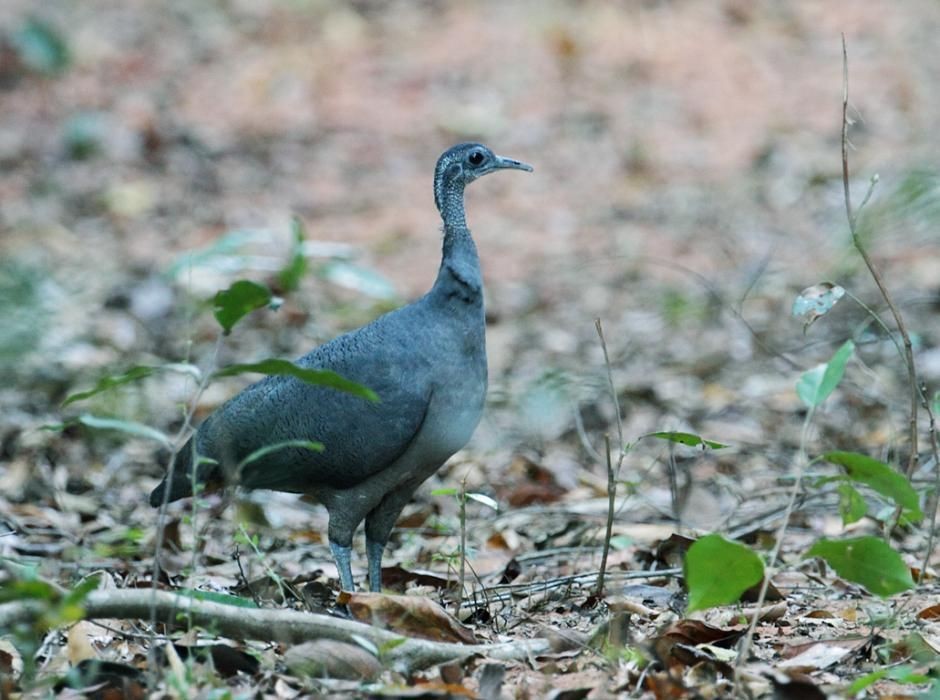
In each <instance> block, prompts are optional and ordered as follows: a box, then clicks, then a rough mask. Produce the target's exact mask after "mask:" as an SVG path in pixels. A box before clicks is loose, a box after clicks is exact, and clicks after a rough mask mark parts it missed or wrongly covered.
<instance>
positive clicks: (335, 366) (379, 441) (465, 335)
mask: <svg viewBox="0 0 940 700" xmlns="http://www.w3.org/2000/svg"><path fill="white" fill-rule="evenodd" d="M483 337H484V336H483V317H482V305H481V306H480V308H479V309H478V310H477V309H472V308H470V309H463V310H461V309H454V308H452V307H451V305H448V304H444V305H442V304H440V303H436V300H434V299H433V298H432V297H431V296H430V295H428V296H426V297H423V298H422V299H420V300H418V301H416V302H414V303H413V304H409V305H408V306H405V307H402V308H400V309H397V310H395V311H392V312H390V313H388V314H385V315H384V316H381V317H380V318H378V319H376V320H375V321H373V322H372V323H370V324H368V325H366V326H363V327H362V328H359V329H356V330H355V331H352V332H350V333H347V334H345V335H341V336H339V337H337V338H335V339H333V340H332V341H330V342H328V343H326V344H324V345H321V346H319V347H317V348H316V349H314V350H313V351H312V352H310V353H308V354H307V355H305V356H304V357H302V358H300V359H299V360H298V361H297V364H298V365H300V366H302V367H306V368H316V369H329V370H332V371H334V372H337V373H338V374H340V375H342V376H344V377H346V378H347V379H351V380H353V381H355V382H358V383H360V384H362V385H364V386H367V387H369V388H370V389H372V390H373V391H374V392H375V393H376V394H377V395H378V397H379V401H378V402H376V403H373V402H369V401H366V400H364V399H362V398H359V397H357V396H353V395H351V394H347V393H345V392H340V391H337V390H334V389H330V388H325V387H319V386H314V385H310V384H306V383H304V382H302V381H300V380H298V379H295V378H293V377H283V376H273V377H267V378H265V379H263V380H261V381H259V382H257V383H255V384H253V385H251V386H249V387H247V388H246V389H245V390H243V391H242V392H241V393H239V394H237V395H236V396H234V397H233V398H232V399H230V400H229V401H228V402H226V403H225V404H223V405H222V406H220V407H219V408H218V409H217V410H216V411H215V412H214V413H213V414H212V415H211V416H209V418H207V419H206V421H205V422H204V423H203V425H202V426H201V427H200V428H199V430H198V432H197V434H196V435H195V436H194V440H195V446H196V450H195V451H196V453H197V454H199V455H200V456H203V457H208V458H210V459H211V460H214V462H215V463H216V464H211V463H206V466H204V467H200V470H199V473H198V476H197V479H196V481H200V482H201V481H206V480H209V479H210V478H211V477H213V476H214V477H221V478H224V479H225V481H227V482H229V483H238V484H240V485H242V486H245V487H247V488H269V489H276V490H282V491H296V492H316V491H317V489H318V488H321V489H322V488H324V487H325V488H330V489H345V488H349V487H351V486H354V485H356V484H358V483H360V482H362V481H364V480H366V479H368V478H369V477H370V476H372V475H374V474H376V473H378V472H380V471H382V470H384V469H386V468H388V467H389V466H390V465H391V464H393V463H394V462H395V461H396V460H397V459H398V457H399V456H401V455H402V454H403V453H404V452H405V451H406V450H408V449H409V448H411V449H412V451H414V449H415V445H414V443H415V441H416V440H419V439H420V440H424V441H425V442H427V444H426V445H418V447H419V448H420V449H419V456H420V452H421V451H422V450H423V451H426V452H427V461H428V462H429V467H428V469H429V472H430V471H433V470H434V469H436V468H437V467H438V466H440V463H441V462H442V461H443V460H444V459H446V458H447V457H448V456H450V454H453V452H455V451H456V450H457V449H459V448H460V447H462V446H463V444H465V443H466V440H467V439H469V436H470V433H472V431H473V428H475V427H476V424H477V422H478V421H479V417H480V413H481V412H482V407H483V399H484V396H485V393H486V359H485V347H484V344H483V343H484V341H483ZM429 419H430V421H429ZM422 428H425V430H423V431H422ZM419 436H421V437H420V438H419ZM292 440H309V441H315V442H319V443H321V444H322V445H323V447H324V449H323V451H322V452H319V453H318V452H313V451H310V450H308V449H305V448H303V447H285V448H283V449H277V450H274V451H272V452H269V453H268V454H266V455H265V456H263V457H261V458H260V459H257V460H253V461H251V462H250V463H249V464H247V465H245V466H244V467H243V468H242V469H240V470H238V469H236V468H237V466H238V465H239V464H241V463H242V462H243V460H245V459H246V458H247V457H248V456H249V455H251V454H252V453H254V452H256V451H257V450H259V449H261V448H264V447H270V446H272V445H277V444H278V443H284V442H287V441H292ZM458 443H459V444H458ZM189 451H190V452H191V451H192V450H191V449H190V450H189ZM186 452H187V448H184V450H183V451H182V452H181V466H182V468H180V469H179V470H178V471H179V476H178V477H177V478H174V488H172V489H171V495H170V499H169V500H175V499H177V498H182V497H184V496H187V495H191V483H192V480H193V479H192V475H191V473H190V472H189V469H188V466H189V462H190V460H189V459H188V456H187V455H186ZM444 453H446V454H444ZM436 460H440V461H437V463H435V464H433V465H432V464H430V463H431V462H434V461H436ZM419 461H420V460H419ZM157 499H159V500H162V494H159V495H158V494H156V493H155V494H154V500H157Z"/></svg>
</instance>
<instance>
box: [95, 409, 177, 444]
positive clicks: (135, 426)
mask: <svg viewBox="0 0 940 700" xmlns="http://www.w3.org/2000/svg"><path fill="white" fill-rule="evenodd" d="M77 420H78V422H79V423H81V424H82V425H84V426H86V427H88V428H94V429H95V430H117V431H118V432H121V433H127V434H128V435H133V436H134V437H139V438H144V439H146V440H153V441H155V442H159V443H160V444H162V445H163V446H164V447H168V448H171V449H172V447H173V441H172V440H171V439H170V438H169V437H168V436H167V435H165V434H164V433H162V432H160V431H159V430H157V429H156V428H151V427H150V426H149V425H144V424H143V423H135V422H134V421H129V420H121V419H120V418H101V417H99V416H92V415H90V414H88V413H85V414H83V415H81V416H79V417H78V419H77Z"/></svg>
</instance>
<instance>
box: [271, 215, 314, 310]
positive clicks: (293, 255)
mask: <svg viewBox="0 0 940 700" xmlns="http://www.w3.org/2000/svg"><path fill="white" fill-rule="evenodd" d="M291 233H292V234H293V237H294V243H293V245H292V246H291V252H290V261H289V262H288V263H287V265H286V266H285V267H284V268H283V269H282V270H281V271H280V272H278V273H277V281H278V283H279V284H280V285H281V289H283V290H284V291H285V292H292V291H294V290H295V289H297V287H299V286H300V280H301V279H303V276H304V275H305V274H307V268H308V265H307V256H306V255H304V238H305V235H304V234H305V233H306V231H305V230H304V222H303V221H301V220H300V217H298V216H295V217H294V218H293V219H291Z"/></svg>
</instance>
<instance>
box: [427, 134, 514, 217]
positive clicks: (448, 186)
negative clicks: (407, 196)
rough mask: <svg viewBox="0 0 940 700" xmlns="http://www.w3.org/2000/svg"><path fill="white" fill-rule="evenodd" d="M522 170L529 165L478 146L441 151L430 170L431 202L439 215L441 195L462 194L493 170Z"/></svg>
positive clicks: (465, 144) (459, 146)
mask: <svg viewBox="0 0 940 700" xmlns="http://www.w3.org/2000/svg"><path fill="white" fill-rule="evenodd" d="M506 169H511V170H525V171H528V172H532V166H531V165H528V164H526V163H521V162H520V161H518V160H513V159H512V158H504V157H502V156H498V155H496V154H495V153H493V151H491V150H490V149H489V148H487V147H486V146H484V145H483V144H480V143H459V144H457V145H456V146H452V147H451V148H448V149H447V150H446V151H444V153H443V155H441V157H440V158H439V159H438V161H437V167H436V168H434V203H435V204H437V208H438V210H439V211H441V212H442V213H443V206H444V193H445V192H447V191H449V190H455V189H456V190H459V191H461V192H462V191H463V188H464V187H465V186H466V185H468V184H469V183H471V182H473V181H474V180H476V179H477V178H478V177H482V176H483V175H486V174H487V173H492V172H494V171H496V170H506Z"/></svg>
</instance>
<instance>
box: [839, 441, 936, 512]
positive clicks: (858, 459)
mask: <svg viewBox="0 0 940 700" xmlns="http://www.w3.org/2000/svg"><path fill="white" fill-rule="evenodd" d="M823 459H825V460H826V461H827V462H831V463H833V464H838V465H840V466H841V467H842V468H843V469H845V472H846V474H847V476H848V478H849V479H851V480H852V481H856V482H858V483H860V484H865V485H866V486H868V487H869V488H871V489H874V490H875V491H877V492H878V493H879V494H881V495H882V496H884V497H885V498H888V499H890V500H892V501H893V502H894V503H895V504H897V505H899V506H901V507H902V508H903V509H904V511H905V517H907V519H908V520H910V521H912V522H917V521H920V520H922V519H923V517H924V514H923V513H922V512H921V509H920V500H919V499H918V497H917V492H916V491H915V490H914V487H913V486H911V483H910V481H908V479H907V477H906V476H904V475H903V474H899V473H898V472H896V471H895V470H894V469H892V468H891V467H889V466H888V465H887V464H885V463H884V462H879V461H878V460H877V459H873V458H872V457H868V456H867V455H863V454H858V453H855V452H839V451H834V452H827V453H826V454H824V455H823Z"/></svg>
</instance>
